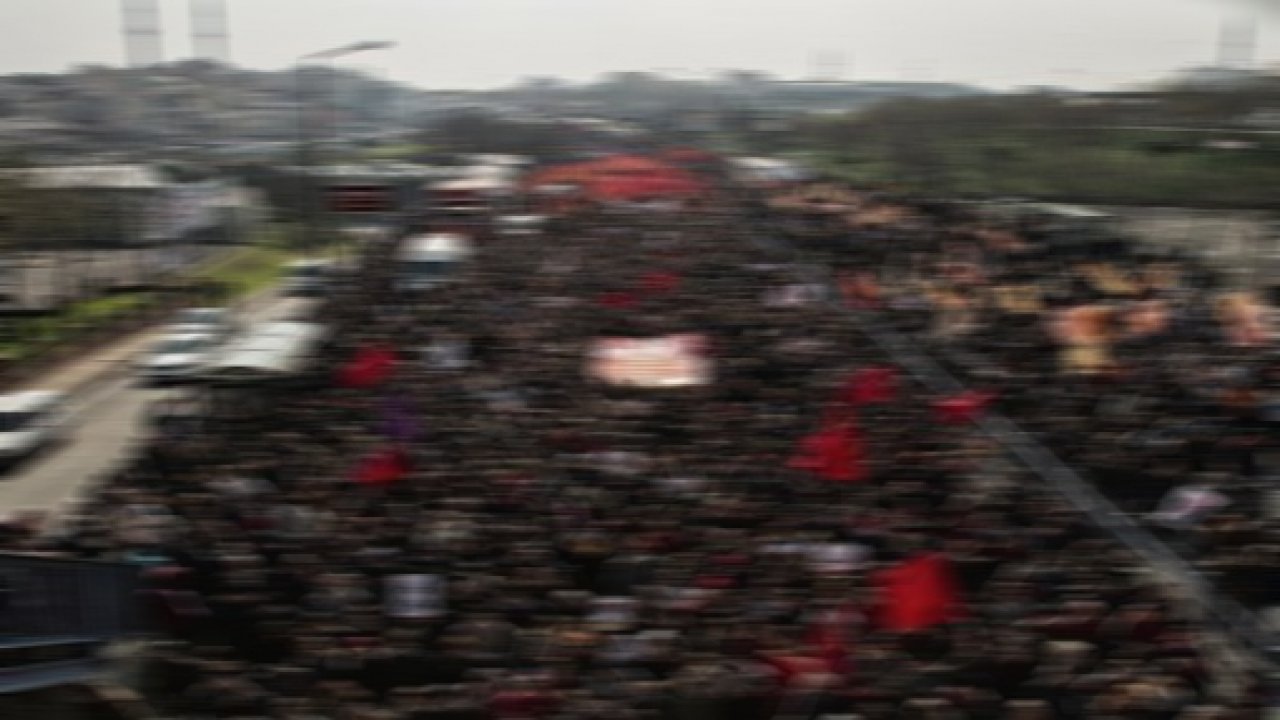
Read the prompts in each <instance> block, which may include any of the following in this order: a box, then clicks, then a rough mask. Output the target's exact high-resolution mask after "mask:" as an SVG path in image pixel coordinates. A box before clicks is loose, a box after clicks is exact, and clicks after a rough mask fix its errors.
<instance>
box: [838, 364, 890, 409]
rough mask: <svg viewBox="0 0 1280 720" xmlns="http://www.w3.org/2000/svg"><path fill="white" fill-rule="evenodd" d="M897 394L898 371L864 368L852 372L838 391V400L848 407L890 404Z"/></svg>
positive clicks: (888, 368)
mask: <svg viewBox="0 0 1280 720" xmlns="http://www.w3.org/2000/svg"><path fill="white" fill-rule="evenodd" d="M897 394H898V371H897V370H896V369H894V368H891V367H887V366H875V367H865V368H861V369H859V370H858V371H856V372H854V373H853V374H852V375H850V376H849V379H848V380H846V381H845V383H844V386H843V387H842V388H841V389H840V395H839V399H840V400H841V401H843V402H846V403H849V404H850V405H855V406H861V405H875V404H880V403H887V402H891V401H892V400H893V399H894V398H895V397H897Z"/></svg>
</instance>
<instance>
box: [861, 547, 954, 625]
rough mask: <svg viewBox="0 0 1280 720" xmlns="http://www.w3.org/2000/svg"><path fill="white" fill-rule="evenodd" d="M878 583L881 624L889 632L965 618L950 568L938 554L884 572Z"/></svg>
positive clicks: (912, 560)
mask: <svg viewBox="0 0 1280 720" xmlns="http://www.w3.org/2000/svg"><path fill="white" fill-rule="evenodd" d="M875 583H876V585H877V586H878V587H879V588H880V598H879V613H878V614H879V622H880V625H882V626H883V627H885V628H886V629H889V630H893V631H895V632H912V631H915V630H924V629H926V628H930V627H933V626H935V625H939V624H942V623H946V622H950V621H952V620H958V619H960V618H962V617H964V615H965V611H964V605H963V603H962V602H961V601H960V593H959V590H958V589H957V587H958V586H957V584H956V580H955V577H954V575H953V574H952V571H951V565H950V563H948V562H947V560H946V558H944V557H943V556H942V555H940V554H938V553H928V554H925V555H920V556H918V557H914V558H911V559H909V560H904V561H902V562H900V563H898V564H897V565H895V566H894V567H891V568H889V569H887V570H881V571H879V572H878V573H877V574H876V577H875Z"/></svg>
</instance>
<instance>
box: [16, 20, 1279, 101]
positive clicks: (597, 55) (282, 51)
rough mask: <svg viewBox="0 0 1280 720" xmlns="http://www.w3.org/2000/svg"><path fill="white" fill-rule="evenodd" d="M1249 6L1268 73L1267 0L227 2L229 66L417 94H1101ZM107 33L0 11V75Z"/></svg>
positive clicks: (1199, 42)
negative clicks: (839, 87)
mask: <svg viewBox="0 0 1280 720" xmlns="http://www.w3.org/2000/svg"><path fill="white" fill-rule="evenodd" d="M1250 4H1254V5H1257V6H1259V9H1258V10H1257V12H1256V13H1255V15H1256V16H1257V17H1258V19H1259V21H1260V25H1259V29H1260V32H1259V43H1258V55H1257V56H1258V59H1259V61H1260V62H1267V63H1274V62H1275V61H1276V60H1280V12H1274V11H1270V10H1268V7H1270V8H1272V9H1275V8H1280V3H1276V2H1271V1H1270V0H1255V2H1253V3H1250V2H1248V1H1247V0H1220V1H1219V2H1214V1H1213V0H227V5H228V8H229V17H230V29H231V57H232V60H233V62H235V63H237V64H240V65H245V66H249V67H254V68H281V67H285V66H288V65H289V64H291V63H292V62H293V59H294V58H296V57H297V56H299V55H302V54H306V53H309V52H313V51H316V50H321V49H325V48H327V47H330V46H334V45H341V44H345V43H348V42H351V41H355V40H393V41H395V42H397V43H398V46H397V47H396V48H394V49H390V50H383V51H378V52H375V53H369V54H367V55H363V56H355V57H351V58H349V59H348V60H346V61H344V62H346V63H347V64H349V65H352V66H354V67H359V68H363V69H366V70H369V71H371V72H374V73H376V74H378V75H381V76H384V77H388V78H390V79H393V80H398V81H403V82H408V83H411V84H414V85H417V86H420V87H427V88H485V87H495V86H499V85H504V84H507V83H509V82H511V81H513V80H516V79H518V78H520V77H523V76H528V75H555V76H560V77H563V78H567V79H570V80H586V79H590V78H592V77H595V76H597V75H599V74H601V73H606V72H612V71H618V70H665V71H673V70H679V71H682V72H684V73H685V74H688V75H697V74H707V73H711V72H715V71H716V70H719V69H726V68H741V69H751V70H761V71H765V72H770V73H773V74H776V75H779V76H782V77H789V78H800V77H806V76H809V75H811V73H812V72H813V69H814V67H815V57H816V56H817V55H818V54H819V53H826V54H827V55H828V57H830V58H832V59H833V60H832V61H828V63H827V67H828V68H829V69H833V70H834V69H836V68H842V69H843V72H842V73H841V75H842V77H844V78H846V79H861V80H901V79H913V80H926V79H928V80H954V81H960V82H972V83H981V84H984V85H988V86H992V87H1012V86H1018V85H1028V84H1064V85H1074V86H1079V87H1093V88H1097V87H1114V86H1117V85H1122V84H1126V83H1130V82H1134V81H1141V80H1145V79H1150V78H1152V77H1153V76H1159V75H1163V74H1166V73H1168V72H1169V71H1171V70H1174V69H1176V68H1182V67H1186V66H1189V65H1202V64H1209V63H1211V62H1212V60H1213V58H1214V56H1215V46H1216V43H1217V38H1218V29H1219V26H1220V23H1221V21H1222V19H1223V17H1224V15H1225V14H1227V13H1231V12H1234V13H1237V14H1238V13H1239V12H1240V11H1239V8H1241V7H1244V6H1248V5H1250ZM161 6H162V15H163V22H164V32H165V43H164V44H165V57H166V59H177V58H182V57H188V56H190V55H191V42H190V39H189V37H188V32H189V29H188V22H187V2H186V0H161ZM1231 8H1235V9H1234V10H1233V9H1231ZM120 29H121V16H120V10H119V3H118V2H117V1H116V0H0V73H7V72H50V71H58V70H62V69H64V68H66V67H68V66H71V65H75V64H81V63H103V64H112V65H118V64H122V63H123V58H124V49H123V41H122V38H121V30H120ZM836 58H838V59H839V60H835V59H836Z"/></svg>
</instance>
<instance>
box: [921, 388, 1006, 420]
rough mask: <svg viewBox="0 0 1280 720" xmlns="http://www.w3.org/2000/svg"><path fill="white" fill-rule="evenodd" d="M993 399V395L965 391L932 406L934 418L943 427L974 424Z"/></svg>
mask: <svg viewBox="0 0 1280 720" xmlns="http://www.w3.org/2000/svg"><path fill="white" fill-rule="evenodd" d="M994 399H995V393H990V392H981V391H978V390H966V391H964V392H962V393H960V394H959V395H952V396H950V397H946V398H943V399H941V400H939V401H937V402H935V403H934V404H933V413H934V417H935V418H937V421H938V422H939V423H942V424H943V425H967V424H969V423H972V422H975V421H976V420H977V419H978V418H979V417H980V416H981V415H982V413H983V411H984V410H986V409H987V406H988V405H990V404H991V401H992V400H994Z"/></svg>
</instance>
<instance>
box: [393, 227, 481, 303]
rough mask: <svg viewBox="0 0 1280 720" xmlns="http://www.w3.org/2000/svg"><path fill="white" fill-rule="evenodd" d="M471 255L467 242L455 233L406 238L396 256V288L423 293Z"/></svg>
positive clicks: (447, 276)
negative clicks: (398, 284)
mask: <svg viewBox="0 0 1280 720" xmlns="http://www.w3.org/2000/svg"><path fill="white" fill-rule="evenodd" d="M473 252H474V248H472V246H471V241H470V240H468V239H467V238H466V237H465V236H463V235H459V234H456V233H432V234H430V235H419V236H417V237H411V238H408V239H406V240H405V241H404V244H403V245H401V246H400V250H399V252H398V254H397V260H398V265H399V267H398V268H397V274H398V276H399V283H400V286H401V288H403V289H405V290H425V289H427V288H431V287H435V286H436V285H439V284H440V283H443V282H446V281H447V280H448V279H449V277H450V276H451V275H453V273H454V271H455V270H456V269H457V266H458V265H460V264H461V263H463V262H466V261H467V260H468V259H469V258H470V257H471V255H472V254H473Z"/></svg>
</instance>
